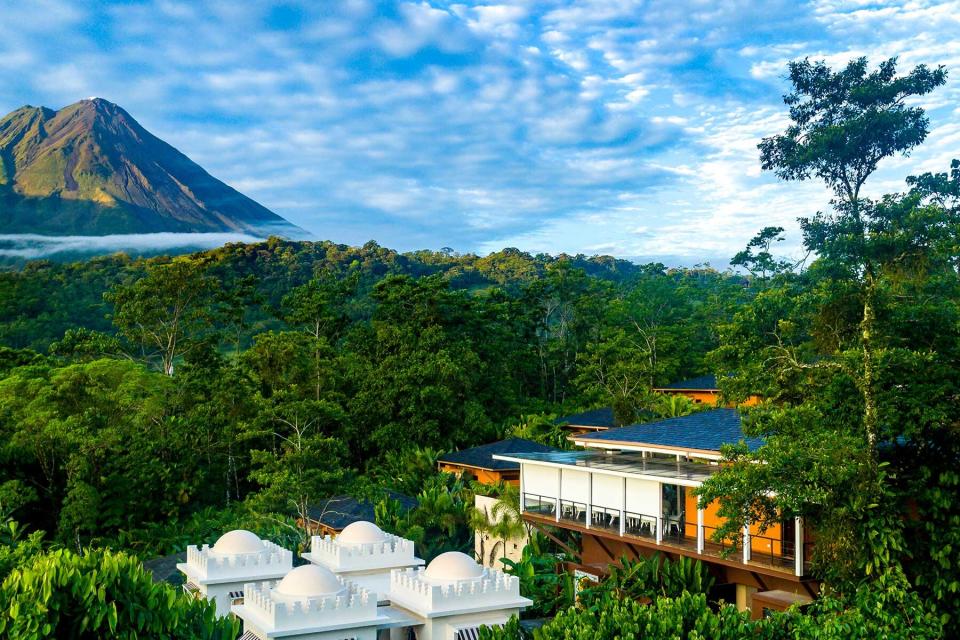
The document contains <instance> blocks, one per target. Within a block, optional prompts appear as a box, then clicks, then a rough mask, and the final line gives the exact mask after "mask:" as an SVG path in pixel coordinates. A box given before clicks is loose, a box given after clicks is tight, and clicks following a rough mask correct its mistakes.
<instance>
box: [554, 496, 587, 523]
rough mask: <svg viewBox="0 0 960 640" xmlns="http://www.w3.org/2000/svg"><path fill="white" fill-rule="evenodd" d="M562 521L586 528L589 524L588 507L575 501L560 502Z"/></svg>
mask: <svg viewBox="0 0 960 640" xmlns="http://www.w3.org/2000/svg"><path fill="white" fill-rule="evenodd" d="M560 519H561V520H563V521H566V522H574V523H577V524H581V525H584V526H586V524H587V505H586V503H584V502H576V501H574V500H561V501H560Z"/></svg>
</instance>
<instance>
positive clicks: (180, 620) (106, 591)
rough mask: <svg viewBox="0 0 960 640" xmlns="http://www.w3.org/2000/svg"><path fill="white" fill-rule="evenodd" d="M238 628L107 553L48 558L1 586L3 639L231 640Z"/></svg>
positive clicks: (127, 558) (137, 564)
mask: <svg viewBox="0 0 960 640" xmlns="http://www.w3.org/2000/svg"><path fill="white" fill-rule="evenodd" d="M238 631H239V623H238V622H237V621H236V620H234V619H232V618H224V619H219V618H217V617H216V613H215V608H214V606H213V604H211V603H208V602H206V601H204V600H197V599H193V598H189V597H188V596H186V595H183V594H182V593H180V592H178V590H177V589H174V588H173V587H170V586H169V585H166V584H154V582H153V580H152V578H151V576H150V574H149V573H147V572H146V571H144V569H143V566H142V565H141V564H140V562H139V561H138V560H137V559H136V558H133V557H131V556H127V555H124V554H122V553H114V552H111V551H87V552H85V553H83V554H76V553H72V552H70V551H65V550H61V551H53V552H50V553H48V554H43V555H38V556H35V557H34V558H33V560H32V561H31V562H29V563H26V564H25V565H24V566H22V567H19V568H17V569H15V570H14V571H13V572H11V573H10V574H9V575H8V576H7V577H6V579H5V580H4V581H3V584H2V585H0V634H2V635H3V636H4V637H6V638H11V639H20V638H87V637H111V638H158V639H159V638H185V639H186V638H190V639H194V638H210V639H211V640H215V639H221V638H222V639H224V640H229V639H231V638H234V637H236V634H237V632H238Z"/></svg>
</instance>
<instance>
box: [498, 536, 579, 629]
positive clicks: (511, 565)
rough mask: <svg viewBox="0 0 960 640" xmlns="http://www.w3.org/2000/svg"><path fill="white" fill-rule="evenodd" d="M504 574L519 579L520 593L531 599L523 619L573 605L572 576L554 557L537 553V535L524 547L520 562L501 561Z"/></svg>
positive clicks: (559, 559)
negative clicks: (531, 601) (530, 604)
mask: <svg viewBox="0 0 960 640" xmlns="http://www.w3.org/2000/svg"><path fill="white" fill-rule="evenodd" d="M503 564H504V571H505V572H506V573H507V574H509V575H512V576H516V577H517V578H518V579H519V580H520V594H521V595H523V596H525V597H527V598H530V599H531V600H533V605H532V606H531V607H529V608H528V609H526V610H524V612H523V615H524V617H529V618H541V617H544V616H550V615H553V614H554V613H556V612H557V611H558V610H560V609H562V608H564V607H567V606H569V605H570V604H572V603H573V596H574V585H573V578H572V576H571V575H570V574H569V573H568V572H567V571H565V570H564V567H563V565H562V559H561V558H560V557H558V556H557V555H554V554H550V553H543V552H541V551H540V541H539V537H538V536H534V537H533V538H532V539H531V541H530V543H529V544H527V545H526V546H525V547H524V548H523V552H522V553H521V554H520V559H519V560H510V559H509V558H504V559H503Z"/></svg>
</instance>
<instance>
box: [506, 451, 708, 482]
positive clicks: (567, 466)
mask: <svg viewBox="0 0 960 640" xmlns="http://www.w3.org/2000/svg"><path fill="white" fill-rule="evenodd" d="M494 458H496V459H497V460H506V461H508V462H518V463H520V465H525V464H529V465H533V466H539V467H553V468H555V469H574V468H575V467H574V465H571V464H561V463H559V462H546V461H544V460H521V459H520V458H510V457H507V456H499V455H497V456H494ZM667 462H669V461H667ZM674 464H676V463H674ZM575 470H576V471H587V470H589V472H590V473H599V474H601V475H607V476H619V477H621V478H639V479H640V480H650V481H653V482H660V483H663V482H665V481H667V480H669V482H667V484H676V485H680V486H682V487H699V486H700V485H701V484H703V482H702V481H697V480H683V479H679V478H665V477H663V476H652V475H647V474H643V473H626V472H624V471H613V470H612V469H600V468H594V467H576V468H575Z"/></svg>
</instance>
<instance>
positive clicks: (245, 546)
mask: <svg viewBox="0 0 960 640" xmlns="http://www.w3.org/2000/svg"><path fill="white" fill-rule="evenodd" d="M213 550H214V551H216V552H217V553H223V554H235V553H258V552H260V551H263V541H262V540H260V538H259V537H258V536H257V534H255V533H253V532H251V531H247V530H246V529H235V530H233V531H228V532H227V533H225V534H223V535H222V536H220V538H219V539H218V540H217V541H216V542H215V543H214V545H213Z"/></svg>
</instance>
